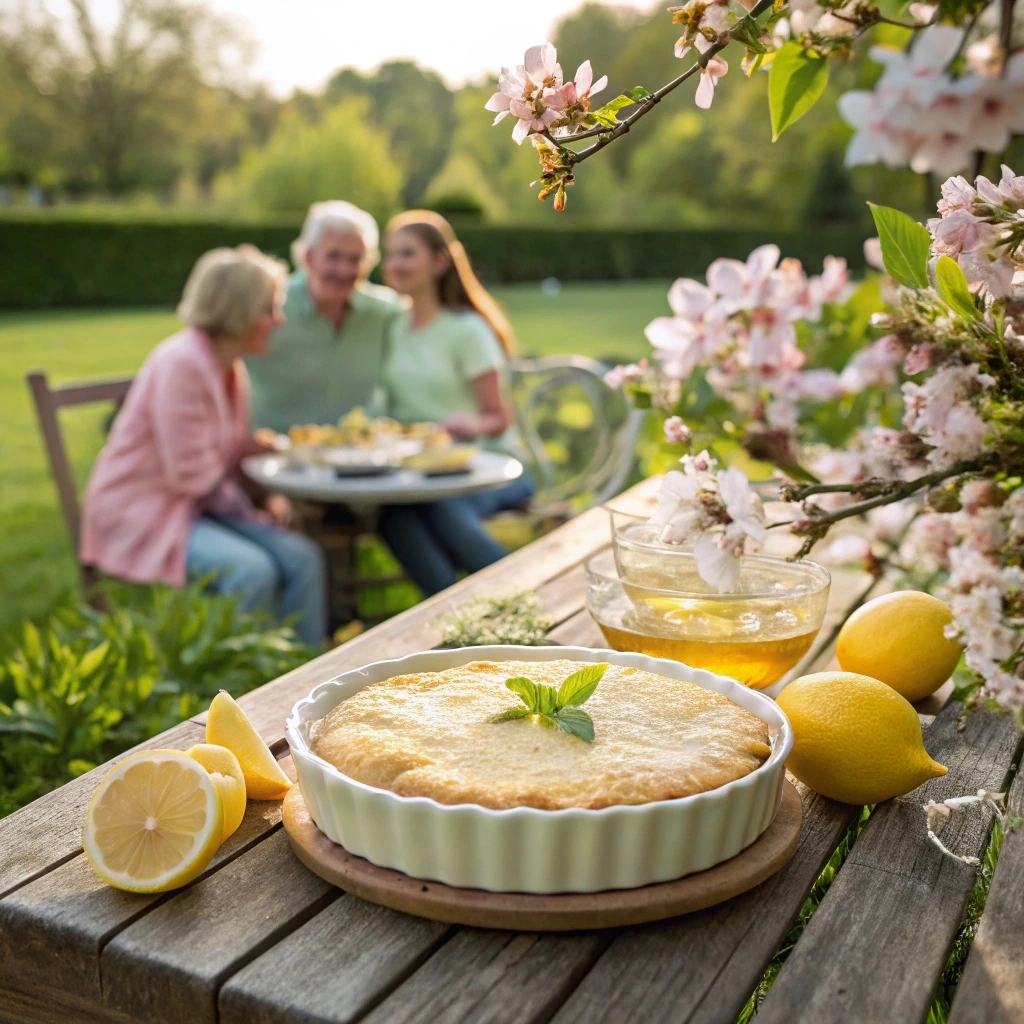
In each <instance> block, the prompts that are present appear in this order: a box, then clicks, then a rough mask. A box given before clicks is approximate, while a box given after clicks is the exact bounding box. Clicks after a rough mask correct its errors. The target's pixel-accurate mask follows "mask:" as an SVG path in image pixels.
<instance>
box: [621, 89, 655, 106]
mask: <svg viewBox="0 0 1024 1024" xmlns="http://www.w3.org/2000/svg"><path fill="white" fill-rule="evenodd" d="M626 95H627V96H628V97H629V98H630V99H631V100H632V101H633V102H634V103H641V102H642V101H643V100H645V99H647V97H648V96H650V95H651V94H650V93H649V92H648V91H647V90H646V89H645V88H644V87H643V86H642V85H634V86H633V88H632V89H630V90H629V92H628V93H626Z"/></svg>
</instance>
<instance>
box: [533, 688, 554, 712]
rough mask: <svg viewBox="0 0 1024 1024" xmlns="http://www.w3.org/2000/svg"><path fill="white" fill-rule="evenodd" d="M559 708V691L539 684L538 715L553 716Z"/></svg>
mask: <svg viewBox="0 0 1024 1024" xmlns="http://www.w3.org/2000/svg"><path fill="white" fill-rule="evenodd" d="M557 708H558V691H557V690H556V689H555V688H554V687H553V686H547V685H546V684H544V683H538V684H537V714H538V715H553V714H554V713H555V710H556V709H557Z"/></svg>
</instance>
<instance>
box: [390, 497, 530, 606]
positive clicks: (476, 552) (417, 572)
mask: <svg viewBox="0 0 1024 1024" xmlns="http://www.w3.org/2000/svg"><path fill="white" fill-rule="evenodd" d="M532 497H533V486H532V485H531V484H530V482H529V481H528V480H526V479H524V478H523V477H520V478H519V479H518V480H513V481H512V482H511V483H509V484H505V486H504V487H499V488H497V489H496V490H493V491H481V492H480V493H479V494H467V495H466V496H465V497H462V498H446V499H444V500H443V501H434V502H431V503H430V504H429V505H393V506H389V507H388V508H385V509H382V510H381V517H380V532H381V536H382V537H383V538H384V540H385V541H387V545H388V547H389V548H391V550H392V552H393V553H394V556H395V558H397V559H398V561H399V562H401V563H402V566H403V568H404V569H405V571H406V572H407V573H408V574H409V576H410V577H411V579H412V581H413V582H414V583H415V584H416V585H417V586H418V587H419V588H420V589H421V590H422V591H423V592H424V593H425V594H428V595H429V594H436V593H438V592H439V591H441V590H444V589H445V588H446V587H450V586H451V585H452V584H453V583H454V582H455V581H456V580H457V579H458V573H459V570H460V569H464V570H465V571H466V572H477V571H478V570H480V569H483V568H485V567H486V566H488V565H491V564H492V563H494V562H497V561H498V559H499V558H504V557H505V555H507V554H508V552H507V551H506V550H505V548H504V547H503V546H502V545H501V544H499V543H498V542H497V541H496V540H495V539H494V538H493V537H492V536H491V535H490V534H489V533H488V532H487V528H486V527H485V526H484V522H483V521H484V519H485V518H486V517H487V516H490V515H493V514H494V513H495V512H504V511H506V510H508V509H513V508H520V507H521V506H523V505H525V504H526V503H527V502H528V501H529V500H530V498H532Z"/></svg>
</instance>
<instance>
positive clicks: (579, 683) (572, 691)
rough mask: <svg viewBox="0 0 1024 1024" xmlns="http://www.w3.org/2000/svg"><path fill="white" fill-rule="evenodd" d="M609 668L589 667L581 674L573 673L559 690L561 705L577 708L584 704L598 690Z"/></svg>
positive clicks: (580, 671) (603, 666)
mask: <svg viewBox="0 0 1024 1024" xmlns="http://www.w3.org/2000/svg"><path fill="white" fill-rule="evenodd" d="M607 667H608V666H607V665H606V664H602V665H588V666H587V667H586V668H581V669H580V670H579V672H573V674H572V675H571V676H569V678H568V679H566V680H565V681H564V682H563V683H562V685H561V686H559V688H558V703H559V705H560V706H561V707H563V708H564V707H565V706H566V705H567V704H572V705H574V706H575V707H578V706H579V705H580V704H582V703H583V702H584V701H585V700H586V699H587V698H588V697H589V696H590V695H591V694H592V693H593V692H594V691H595V690H596V689H597V684H598V683H599V682H601V676H603V675H604V670H605V669H606V668H607Z"/></svg>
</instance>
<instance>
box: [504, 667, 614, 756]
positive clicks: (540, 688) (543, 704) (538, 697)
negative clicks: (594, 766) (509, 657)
mask: <svg viewBox="0 0 1024 1024" xmlns="http://www.w3.org/2000/svg"><path fill="white" fill-rule="evenodd" d="M607 668H608V665H607V664H604V663H602V664H600V665H587V666H586V667H585V668H581V669H580V670H579V671H578V672H574V673H573V674H572V675H571V676H569V677H568V678H567V679H564V680H563V681H562V683H561V685H560V686H559V687H558V688H557V689H556V688H555V687H554V686H548V685H547V684H545V683H535V682H534V681H533V680H532V679H528V678H527V677H526V676H514V677H513V678H511V679H506V680H505V686H506V687H508V689H510V690H511V691H512V692H513V693H515V694H518V695H519V699H520V700H521V701H522V702H523V705H524V706H523V707H518V706H517V707H514V708H509V709H508V710H506V711H502V712H501V714H499V715H495V716H494V717H493V718H492V719H491V721H492V722H513V721H515V720H516V719H519V718H526V717H527V716H528V715H534V716H536V718H537V721H538V722H539V723H540V724H541V725H546V726H548V727H549V728H551V727H554V726H557V727H558V728H559V729H561V730H562V732H564V733H566V734H567V735H569V736H576V737H578V738H579V739H581V740H583V741H584V742H585V743H593V742H594V721H593V719H592V718H591V717H590V715H588V714H587V713H586V711H581V710H580V708H579V705H580V704H582V703H583V702H584V701H585V700H587V698H588V697H590V696H591V695H592V694H593V692H594V690H596V689H597V684H598V683H599V682H600V681H601V678H602V676H604V673H605V670H606V669H607Z"/></svg>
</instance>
